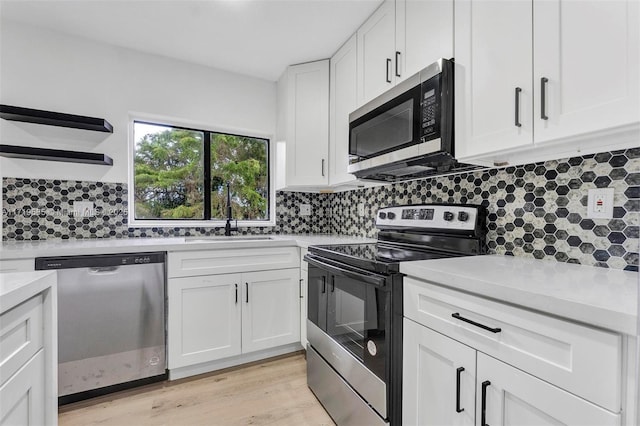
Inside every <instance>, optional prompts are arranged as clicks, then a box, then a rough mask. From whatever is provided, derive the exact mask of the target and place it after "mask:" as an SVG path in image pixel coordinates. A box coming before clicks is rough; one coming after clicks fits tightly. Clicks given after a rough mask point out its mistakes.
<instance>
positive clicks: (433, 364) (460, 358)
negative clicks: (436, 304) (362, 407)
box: [402, 318, 476, 426]
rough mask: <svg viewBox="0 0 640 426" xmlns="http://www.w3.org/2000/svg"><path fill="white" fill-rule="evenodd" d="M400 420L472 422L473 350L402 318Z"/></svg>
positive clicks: (411, 422)
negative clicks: (402, 359) (402, 355)
mask: <svg viewBox="0 0 640 426" xmlns="http://www.w3.org/2000/svg"><path fill="white" fill-rule="evenodd" d="M403 323H404V333H403V342H404V343H403V345H404V348H403V354H404V364H403V378H402V383H403V388H404V389H403V395H402V423H403V424H405V425H452V426H462V425H468V426H473V424H474V421H475V412H474V406H475V384H476V351H475V350H474V349H472V348H470V347H468V346H465V345H463V344H462V343H459V342H456V341H455V340H453V339H450V338H448V337H445V336H443V335H442V334H440V333H436V332H435V331H433V330H431V329H429V328H427V327H424V326H422V325H419V324H416V323H415V322H413V321H411V320H408V319H406V318H405V319H404V322H403Z"/></svg>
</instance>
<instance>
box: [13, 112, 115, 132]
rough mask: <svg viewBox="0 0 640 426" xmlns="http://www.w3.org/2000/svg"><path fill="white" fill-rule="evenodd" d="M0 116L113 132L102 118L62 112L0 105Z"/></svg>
mask: <svg viewBox="0 0 640 426" xmlns="http://www.w3.org/2000/svg"><path fill="white" fill-rule="evenodd" d="M0 117H2V118H4V119H5V120H11V121H24V122H27V123H36V124H47V125H49V126H58V127H70V128H72V129H83V130H95V131H97V132H105V133H113V126H112V125H111V123H109V122H108V121H107V120H105V119H103V118H94V117H85V116H82V115H74V114H65V113H62V112H51V111H42V110H39V109H31V108H22V107H16V106H11V105H0Z"/></svg>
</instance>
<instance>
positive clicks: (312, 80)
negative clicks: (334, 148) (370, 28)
mask: <svg viewBox="0 0 640 426" xmlns="http://www.w3.org/2000/svg"><path fill="white" fill-rule="evenodd" d="M287 80H288V83H287V84H288V95H287V96H288V100H287V110H288V113H287V141H286V159H287V164H286V168H287V173H286V183H287V186H300V185H326V184H327V183H328V176H329V171H328V169H327V167H328V166H327V158H328V156H327V153H328V150H329V61H328V60H324V61H317V62H309V63H306V64H301V65H294V66H291V67H289V69H288V79H287Z"/></svg>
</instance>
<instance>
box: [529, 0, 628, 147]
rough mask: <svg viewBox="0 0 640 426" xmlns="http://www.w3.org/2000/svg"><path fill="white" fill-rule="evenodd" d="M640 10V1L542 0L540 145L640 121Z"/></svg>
mask: <svg viewBox="0 0 640 426" xmlns="http://www.w3.org/2000/svg"><path fill="white" fill-rule="evenodd" d="M639 9H640V3H638V1H637V0H628V1H623V0H622V1H601V0H583V1H567V0H549V1H536V2H534V6H533V10H534V19H533V22H534V40H533V41H534V43H533V45H534V90H535V91H534V93H535V94H536V96H535V103H534V105H535V108H534V120H535V121H534V122H535V141H536V142H545V141H549V140H553V139H558V138H563V137H566V136H572V135H579V134H581V133H586V132H591V131H595V130H601V129H607V128H611V127H616V126H621V125H625V124H629V123H634V122H635V123H637V122H638V121H639V119H638V117H639V116H640V107H639V105H640V85H639V83H638V82H639V80H640V68H639V67H638V54H639V52H640V43H639V36H638V34H639V28H640V25H639V23H640V13H639ZM542 78H546V79H548V81H547V82H546V83H544V85H545V87H544V91H545V103H544V104H543V103H542V98H541V96H542V90H543V87H541V86H542V82H541V79H542ZM543 115H545V116H546V117H548V118H547V119H543V118H542V116H543Z"/></svg>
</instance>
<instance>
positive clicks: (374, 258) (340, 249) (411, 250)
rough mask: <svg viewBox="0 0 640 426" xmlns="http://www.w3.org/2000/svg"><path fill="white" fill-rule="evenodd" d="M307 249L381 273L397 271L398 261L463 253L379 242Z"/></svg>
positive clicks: (439, 257) (436, 257)
mask: <svg viewBox="0 0 640 426" xmlns="http://www.w3.org/2000/svg"><path fill="white" fill-rule="evenodd" d="M309 251H310V252H311V253H316V254H318V255H320V256H322V257H325V258H329V259H333V260H337V261H340V262H344V263H347V264H350V265H353V266H356V267H359V268H362V269H366V270H371V271H377V272H383V273H391V272H398V270H399V264H400V262H405V261H411V260H428V259H442V258H445V257H456V256H462V255H463V254H451V253H446V252H441V251H436V250H420V249H418V248H415V247H402V246H398V245H389V244H385V243H380V242H379V243H365V244H336V245H324V246H311V247H309Z"/></svg>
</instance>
